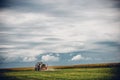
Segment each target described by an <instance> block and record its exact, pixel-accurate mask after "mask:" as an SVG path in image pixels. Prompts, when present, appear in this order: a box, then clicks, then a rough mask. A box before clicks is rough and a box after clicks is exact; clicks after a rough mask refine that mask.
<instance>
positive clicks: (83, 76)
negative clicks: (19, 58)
mask: <svg viewBox="0 0 120 80" xmlns="http://www.w3.org/2000/svg"><path fill="white" fill-rule="evenodd" d="M119 75H120V69H119V67H108V68H107V67H105V68H88V67H87V68H71V69H70V68H69V69H48V70H47V71H41V72H38V71H34V70H33V69H31V68H28V69H27V68H26V69H25V68H24V69H22V68H21V69H20V68H19V69H18V70H16V69H13V70H12V69H11V70H10V69H9V70H1V71H0V80H120V79H119Z"/></svg>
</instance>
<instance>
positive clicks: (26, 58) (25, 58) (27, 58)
mask: <svg viewBox="0 0 120 80" xmlns="http://www.w3.org/2000/svg"><path fill="white" fill-rule="evenodd" d="M36 60H37V58H35V57H24V58H23V62H32V61H36Z"/></svg>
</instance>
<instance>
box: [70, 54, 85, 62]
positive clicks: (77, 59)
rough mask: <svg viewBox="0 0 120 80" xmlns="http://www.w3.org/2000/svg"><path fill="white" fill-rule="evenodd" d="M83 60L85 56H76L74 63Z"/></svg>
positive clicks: (73, 59)
mask: <svg viewBox="0 0 120 80" xmlns="http://www.w3.org/2000/svg"><path fill="white" fill-rule="evenodd" d="M82 59H84V57H83V56H81V55H76V56H73V58H72V61H79V60H82Z"/></svg>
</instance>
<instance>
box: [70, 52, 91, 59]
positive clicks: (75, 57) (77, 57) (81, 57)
mask: <svg viewBox="0 0 120 80" xmlns="http://www.w3.org/2000/svg"><path fill="white" fill-rule="evenodd" d="M91 59H92V58H90V57H83V56H82V55H80V54H78V55H75V56H73V57H72V59H71V60H72V61H80V60H91Z"/></svg>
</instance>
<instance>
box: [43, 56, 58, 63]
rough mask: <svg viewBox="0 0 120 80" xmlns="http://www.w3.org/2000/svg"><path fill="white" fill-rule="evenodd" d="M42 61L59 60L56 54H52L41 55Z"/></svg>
mask: <svg viewBox="0 0 120 80" xmlns="http://www.w3.org/2000/svg"><path fill="white" fill-rule="evenodd" d="M41 59H42V61H46V62H49V61H50V62H56V61H59V57H57V56H52V55H43V56H42V58H41Z"/></svg>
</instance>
